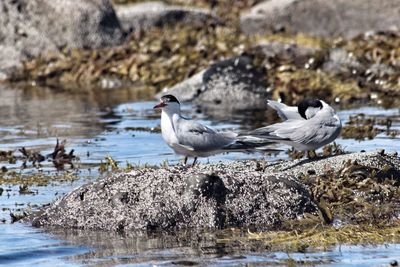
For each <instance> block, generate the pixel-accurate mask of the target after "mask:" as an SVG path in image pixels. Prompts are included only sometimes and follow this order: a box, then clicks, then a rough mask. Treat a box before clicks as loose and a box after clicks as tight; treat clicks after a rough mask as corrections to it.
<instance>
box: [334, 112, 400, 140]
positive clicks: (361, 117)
mask: <svg viewBox="0 0 400 267" xmlns="http://www.w3.org/2000/svg"><path fill="white" fill-rule="evenodd" d="M397 120H399V118H397V117H379V116H366V115H365V114H363V113H360V114H357V115H353V116H350V117H349V121H348V122H347V123H346V125H345V126H344V127H343V129H342V133H341V136H342V137H343V138H354V139H356V140H365V139H374V138H375V137H376V136H377V135H378V134H380V133H385V134H386V136H389V137H391V138H395V137H396V136H397V135H399V134H400V132H399V130H397V129H393V127H392V124H393V121H397Z"/></svg>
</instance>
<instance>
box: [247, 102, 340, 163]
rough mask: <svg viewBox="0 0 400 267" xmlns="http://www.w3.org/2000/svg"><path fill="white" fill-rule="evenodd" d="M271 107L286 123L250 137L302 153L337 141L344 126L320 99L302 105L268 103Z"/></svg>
mask: <svg viewBox="0 0 400 267" xmlns="http://www.w3.org/2000/svg"><path fill="white" fill-rule="evenodd" d="M267 103H268V106H269V107H271V108H273V109H274V110H276V111H277V113H278V116H279V117H280V118H281V119H282V120H283V121H282V122H280V123H275V124H272V125H268V126H265V127H261V128H258V129H255V130H252V131H249V132H247V133H246V134H248V135H250V136H253V137H254V138H265V139H266V140H268V141H273V142H278V143H283V144H287V145H289V146H292V147H294V148H295V149H296V150H299V151H307V155H308V156H309V158H311V156H310V152H311V151H314V150H316V149H318V148H320V147H322V146H324V145H327V144H329V143H331V142H333V141H334V140H335V139H336V138H337V137H338V136H339V134H340V132H341V129H342V123H341V121H340V118H339V116H338V115H337V114H336V112H335V110H334V109H333V108H332V107H331V106H330V105H329V104H327V103H326V102H324V101H323V100H319V99H304V100H302V101H300V102H299V104H298V106H288V105H285V104H283V103H280V102H277V101H272V100H268V101H267Z"/></svg>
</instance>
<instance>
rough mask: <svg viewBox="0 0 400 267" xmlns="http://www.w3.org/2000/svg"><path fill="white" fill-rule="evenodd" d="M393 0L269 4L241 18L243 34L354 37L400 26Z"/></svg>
mask: <svg viewBox="0 0 400 267" xmlns="http://www.w3.org/2000/svg"><path fill="white" fill-rule="evenodd" d="M399 12H400V5H399V4H398V1H397V0H384V1H381V0H354V1H347V0H334V1H326V0H269V1H264V2H262V3H260V4H258V5H256V6H254V7H253V8H252V9H251V10H250V11H249V12H245V13H243V14H242V15H241V22H240V23H241V28H242V30H243V31H244V32H246V33H265V32H271V31H282V30H286V31H290V32H294V33H297V32H304V33H308V34H310V35H314V36H320V37H330V36H338V35H341V36H343V37H346V38H351V37H354V36H356V35H358V34H361V33H364V32H367V31H380V30H388V29H392V28H396V29H398V27H399V25H400V17H399V15H398V14H399Z"/></svg>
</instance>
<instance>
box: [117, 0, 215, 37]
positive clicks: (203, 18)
mask: <svg viewBox="0 0 400 267" xmlns="http://www.w3.org/2000/svg"><path fill="white" fill-rule="evenodd" d="M116 12H117V16H118V18H119V20H120V21H121V24H122V26H123V27H124V29H125V30H128V31H130V32H132V31H133V32H138V31H141V30H144V31H145V30H148V29H149V28H151V27H164V26H168V25H175V24H177V23H185V24H198V25H200V24H204V23H208V24H209V23H210V22H214V23H216V24H221V23H222V21H221V20H220V19H218V18H217V17H215V16H214V15H213V14H212V13H211V12H210V11H209V10H207V9H203V8H193V7H184V6H177V5H167V4H165V3H163V2H158V1H155V2H144V3H134V4H129V5H117V6H116Z"/></svg>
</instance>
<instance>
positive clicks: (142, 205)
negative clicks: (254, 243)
mask: <svg viewBox="0 0 400 267" xmlns="http://www.w3.org/2000/svg"><path fill="white" fill-rule="evenodd" d="M349 162H354V163H353V164H350V165H349ZM361 166H362V168H361ZM310 170H312V171H313V174H312V176H313V177H316V176H315V175H324V174H325V173H327V172H332V170H337V171H338V174H337V175H342V174H341V173H351V175H354V177H356V176H357V175H360V172H362V171H363V172H362V174H363V173H364V172H369V171H372V170H374V172H375V173H377V176H376V177H375V178H374V179H381V180H385V179H387V178H390V177H392V178H393V177H397V176H398V175H399V173H400V159H399V158H398V157H397V156H393V155H387V154H382V153H376V152H370V153H353V154H346V155H340V156H334V157H329V158H322V159H317V160H313V161H310V160H307V159H306V160H294V161H286V162H278V163H276V164H273V165H270V166H267V167H265V168H264V167H263V166H262V162H257V161H243V162H232V163H218V164H215V165H208V164H205V165H198V166H195V167H193V168H188V167H183V166H173V167H168V168H162V169H151V168H147V169H138V170H134V171H131V172H129V173H124V174H117V175H112V176H110V177H106V178H103V179H100V180H97V181H95V182H92V183H89V184H87V185H84V186H81V187H79V188H77V189H75V190H74V191H72V192H70V193H69V194H67V195H65V196H64V197H62V198H61V199H59V200H57V201H56V202H54V203H53V204H51V205H50V206H49V207H45V208H44V209H43V210H42V211H41V212H39V213H36V214H34V215H33V217H31V220H32V224H33V225H34V226H60V227H64V228H78V229H101V230H107V231H127V230H135V229H136V230H146V229H147V230H158V229H164V230H165V229H168V230H171V229H183V228H194V229H202V228H209V227H211V228H223V227H229V226H239V227H240V226H257V227H260V226H261V227H262V226H271V225H275V224H280V223H282V222H283V221H285V220H288V219H296V218H300V217H301V216H302V215H303V214H304V213H315V212H316V210H317V208H316V205H315V204H314V203H313V201H312V199H311V197H310V195H309V194H308V190H306V187H305V186H304V185H302V184H301V183H300V182H299V181H298V180H297V177H302V176H303V175H306V174H307V173H308V175H310V174H309V171H310Z"/></svg>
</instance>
